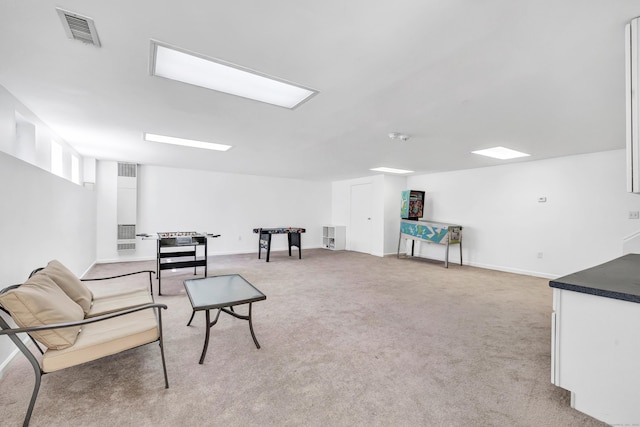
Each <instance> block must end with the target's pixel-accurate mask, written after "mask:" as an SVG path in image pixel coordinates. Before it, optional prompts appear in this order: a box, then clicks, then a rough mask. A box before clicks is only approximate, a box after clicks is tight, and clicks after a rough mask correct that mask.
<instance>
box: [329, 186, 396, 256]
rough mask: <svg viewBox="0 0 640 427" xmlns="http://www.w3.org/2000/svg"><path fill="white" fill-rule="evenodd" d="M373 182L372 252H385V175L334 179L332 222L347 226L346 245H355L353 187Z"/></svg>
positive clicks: (380, 253) (349, 246)
mask: <svg viewBox="0 0 640 427" xmlns="http://www.w3.org/2000/svg"><path fill="white" fill-rule="evenodd" d="M362 184H371V185H372V198H373V200H372V201H371V208H372V212H371V234H372V235H371V254H372V255H377V256H382V255H383V254H384V175H376V176H369V177H365V178H358V179H349V180H344V181H334V182H333V183H332V184H331V207H332V209H331V223H332V224H334V225H345V226H346V247H347V250H350V249H351V248H352V246H353V243H352V242H353V235H352V233H351V231H350V230H351V224H350V222H351V187H352V186H354V185H362Z"/></svg>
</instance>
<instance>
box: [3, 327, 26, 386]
mask: <svg viewBox="0 0 640 427" xmlns="http://www.w3.org/2000/svg"><path fill="white" fill-rule="evenodd" d="M22 342H23V343H24V345H29V337H28V336H26V337H24V338H23V339H22ZM11 344H13V341H11ZM21 353H22V352H21V351H20V350H19V349H18V348H17V347H16V348H15V349H14V350H13V351H12V352H11V353H10V354H9V355H8V356H7V358H6V359H5V360H3V361H2V362H0V379H2V377H3V376H4V370H5V369H6V368H7V366H9V363H11V361H12V360H13V358H14V357H16V356H17V355H18V354H21Z"/></svg>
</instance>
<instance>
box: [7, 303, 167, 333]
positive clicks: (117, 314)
mask: <svg viewBox="0 0 640 427" xmlns="http://www.w3.org/2000/svg"><path fill="white" fill-rule="evenodd" d="M149 308H159V309H160V308H162V309H165V310H166V309H167V305H166V304H158V303H154V304H145V305H141V306H138V307H134V308H128V309H126V310H122V311H116V312H113V313H109V314H103V315H102V316H96V317H90V318H88V319H83V320H79V321H77V322H66V323H56V324H50V325H41V326H30V327H27V328H10V329H0V335H15V334H19V333H23V332H26V333H29V332H37V331H45V330H48V329H58V328H69V327H71V326H82V325H88V324H89V323H94V322H100V321H102V320H106V319H112V318H114V317H120V316H124V315H126V314H130V313H135V312H136V311H141V310H146V309H149Z"/></svg>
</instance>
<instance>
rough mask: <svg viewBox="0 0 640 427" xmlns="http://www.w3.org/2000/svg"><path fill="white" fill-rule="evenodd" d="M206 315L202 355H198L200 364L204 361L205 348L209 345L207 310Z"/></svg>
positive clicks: (209, 327)
mask: <svg viewBox="0 0 640 427" xmlns="http://www.w3.org/2000/svg"><path fill="white" fill-rule="evenodd" d="M206 315H207V318H206V319H207V329H206V332H205V336H204V347H203V348H202V355H201V356H200V362H198V363H200V364H201V365H202V364H203V363H204V356H205V355H206V354H207V348H208V347H209V331H210V330H211V326H209V310H206Z"/></svg>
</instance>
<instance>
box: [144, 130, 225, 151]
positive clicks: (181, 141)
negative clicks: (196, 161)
mask: <svg viewBox="0 0 640 427" xmlns="http://www.w3.org/2000/svg"><path fill="white" fill-rule="evenodd" d="M144 139H145V141H150V142H162V143H164V144H173V145H182V146H184V147H193V148H204V149H207V150H216V151H227V150H228V149H229V148H231V145H224V144H216V143H214V142H205V141H196V140H193V139H185V138H175V137H173V136H164V135H156V134H153V133H146V132H145V133H144Z"/></svg>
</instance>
